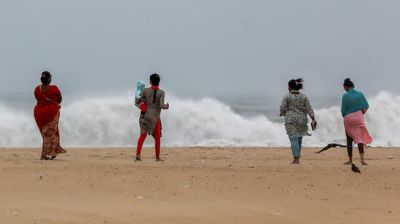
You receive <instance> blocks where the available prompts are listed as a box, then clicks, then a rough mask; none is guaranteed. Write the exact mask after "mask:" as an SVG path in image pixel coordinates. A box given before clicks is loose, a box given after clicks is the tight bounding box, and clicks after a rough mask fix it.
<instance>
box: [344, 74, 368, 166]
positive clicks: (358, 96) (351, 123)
mask: <svg viewBox="0 0 400 224" xmlns="http://www.w3.org/2000/svg"><path fill="white" fill-rule="evenodd" d="M343 87H344V90H345V91H346V93H345V94H344V95H343V98H342V116H343V118H344V126H345V130H346V137H347V153H348V156H349V161H348V162H346V163H345V164H346V165H351V164H353V142H355V143H356V144H357V145H358V150H359V152H360V157H361V164H362V165H367V163H366V162H365V159H364V146H365V145H368V144H370V143H371V142H372V138H371V136H370V135H369V133H368V130H367V127H366V125H365V119H364V114H365V113H367V110H368V109H369V104H368V101H367V99H366V98H365V96H364V94H363V93H361V92H359V91H357V90H355V89H354V83H353V82H352V81H351V80H350V79H346V80H344V84H343Z"/></svg>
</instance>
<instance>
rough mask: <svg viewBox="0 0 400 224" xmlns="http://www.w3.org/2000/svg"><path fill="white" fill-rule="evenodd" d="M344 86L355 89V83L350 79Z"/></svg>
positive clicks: (346, 80)
mask: <svg viewBox="0 0 400 224" xmlns="http://www.w3.org/2000/svg"><path fill="white" fill-rule="evenodd" d="M343 86H345V87H349V88H354V82H353V81H351V79H350V78H347V79H345V80H344V83H343Z"/></svg>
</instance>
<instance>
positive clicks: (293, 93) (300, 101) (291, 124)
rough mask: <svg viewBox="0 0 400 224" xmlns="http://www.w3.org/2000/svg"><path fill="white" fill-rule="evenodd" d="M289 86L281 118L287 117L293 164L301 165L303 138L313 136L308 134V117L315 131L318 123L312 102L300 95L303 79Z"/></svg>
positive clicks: (286, 124) (286, 125)
mask: <svg viewBox="0 0 400 224" xmlns="http://www.w3.org/2000/svg"><path fill="white" fill-rule="evenodd" d="M288 85H289V93H288V94H287V95H286V96H285V97H284V98H283V100H282V104H281V107H280V116H285V128H286V132H287V134H288V136H289V139H290V143H291V148H292V153H293V158H294V159H293V162H292V164H299V163H300V156H301V148H302V141H303V137H304V136H310V135H311V134H309V133H308V126H307V123H308V118H307V115H309V116H310V117H311V119H312V127H313V129H315V128H316V125H317V122H316V121H315V116H314V111H313V109H312V107H311V104H310V101H309V100H308V98H307V96H306V95H304V94H302V93H300V90H301V89H302V88H303V79H296V80H295V79H292V80H290V81H289V83H288Z"/></svg>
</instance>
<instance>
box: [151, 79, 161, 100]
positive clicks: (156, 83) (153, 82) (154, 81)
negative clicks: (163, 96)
mask: <svg viewBox="0 0 400 224" xmlns="http://www.w3.org/2000/svg"><path fill="white" fill-rule="evenodd" d="M150 82H151V85H153V86H158V85H159V84H160V76H159V75H158V74H157V73H154V74H152V75H151V76H150ZM156 97H157V89H155V90H154V93H153V104H155V103H156Z"/></svg>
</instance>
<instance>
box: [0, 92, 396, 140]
mask: <svg viewBox="0 0 400 224" xmlns="http://www.w3.org/2000/svg"><path fill="white" fill-rule="evenodd" d="M131 95H132V94H131V93H126V94H120V95H114V96H109V97H95V98H94V97H86V98H85V97H81V98H78V97H74V98H73V99H72V98H71V99H69V98H68V97H67V96H65V97H64V98H65V102H64V103H63V106H62V110H61V120H60V131H61V138H62V139H61V141H62V145H63V146H65V147H133V146H135V145H136V141H137V137H138V135H139V127H138V116H139V111H138V109H136V108H135V107H134V106H133V105H134V103H133V98H132V97H131ZM280 100H281V99H280V98H262V97H261V98H256V99H254V98H248V99H246V98H243V99H238V98H219V99H215V98H188V97H179V96H171V95H168V98H167V101H168V102H169V103H170V105H171V107H170V110H168V111H164V112H163V114H162V122H163V139H162V144H163V145H164V146H257V147H258V146H259V147H265V146H271V147H272V146H274V147H280V146H285V147H286V146H289V141H288V137H287V135H286V133H285V129H284V126H283V119H282V118H280V117H279V116H278V112H279V111H278V109H279V103H280ZM260 102H263V103H260ZM369 102H370V104H371V108H370V110H369V112H368V113H367V116H366V120H367V125H368V127H369V130H370V132H371V135H372V136H373V138H374V142H373V144H372V146H400V138H398V135H399V133H400V96H396V95H393V94H391V93H388V92H382V93H380V94H378V95H376V96H374V97H369ZM312 104H313V105H314V107H315V108H316V116H317V120H318V122H319V126H318V129H317V131H315V132H312V134H313V136H311V137H306V138H305V139H304V144H305V145H306V146H324V145H326V144H328V143H331V142H338V143H345V137H344V136H345V135H344V128H343V121H342V117H341V114H340V108H339V107H338V105H339V104H340V98H324V99H318V98H317V99H315V98H314V100H313V101H312ZM34 105H35V102H34V99H33V98H31V97H23V96H12V97H6V96H3V97H0V147H39V146H40V145H41V137H40V134H39V131H38V129H37V127H36V124H35V121H34V118H33V112H32V111H33V107H34ZM260 105H261V106H260ZM146 144H149V145H150V144H153V140H152V139H151V138H148V139H147V141H146Z"/></svg>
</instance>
